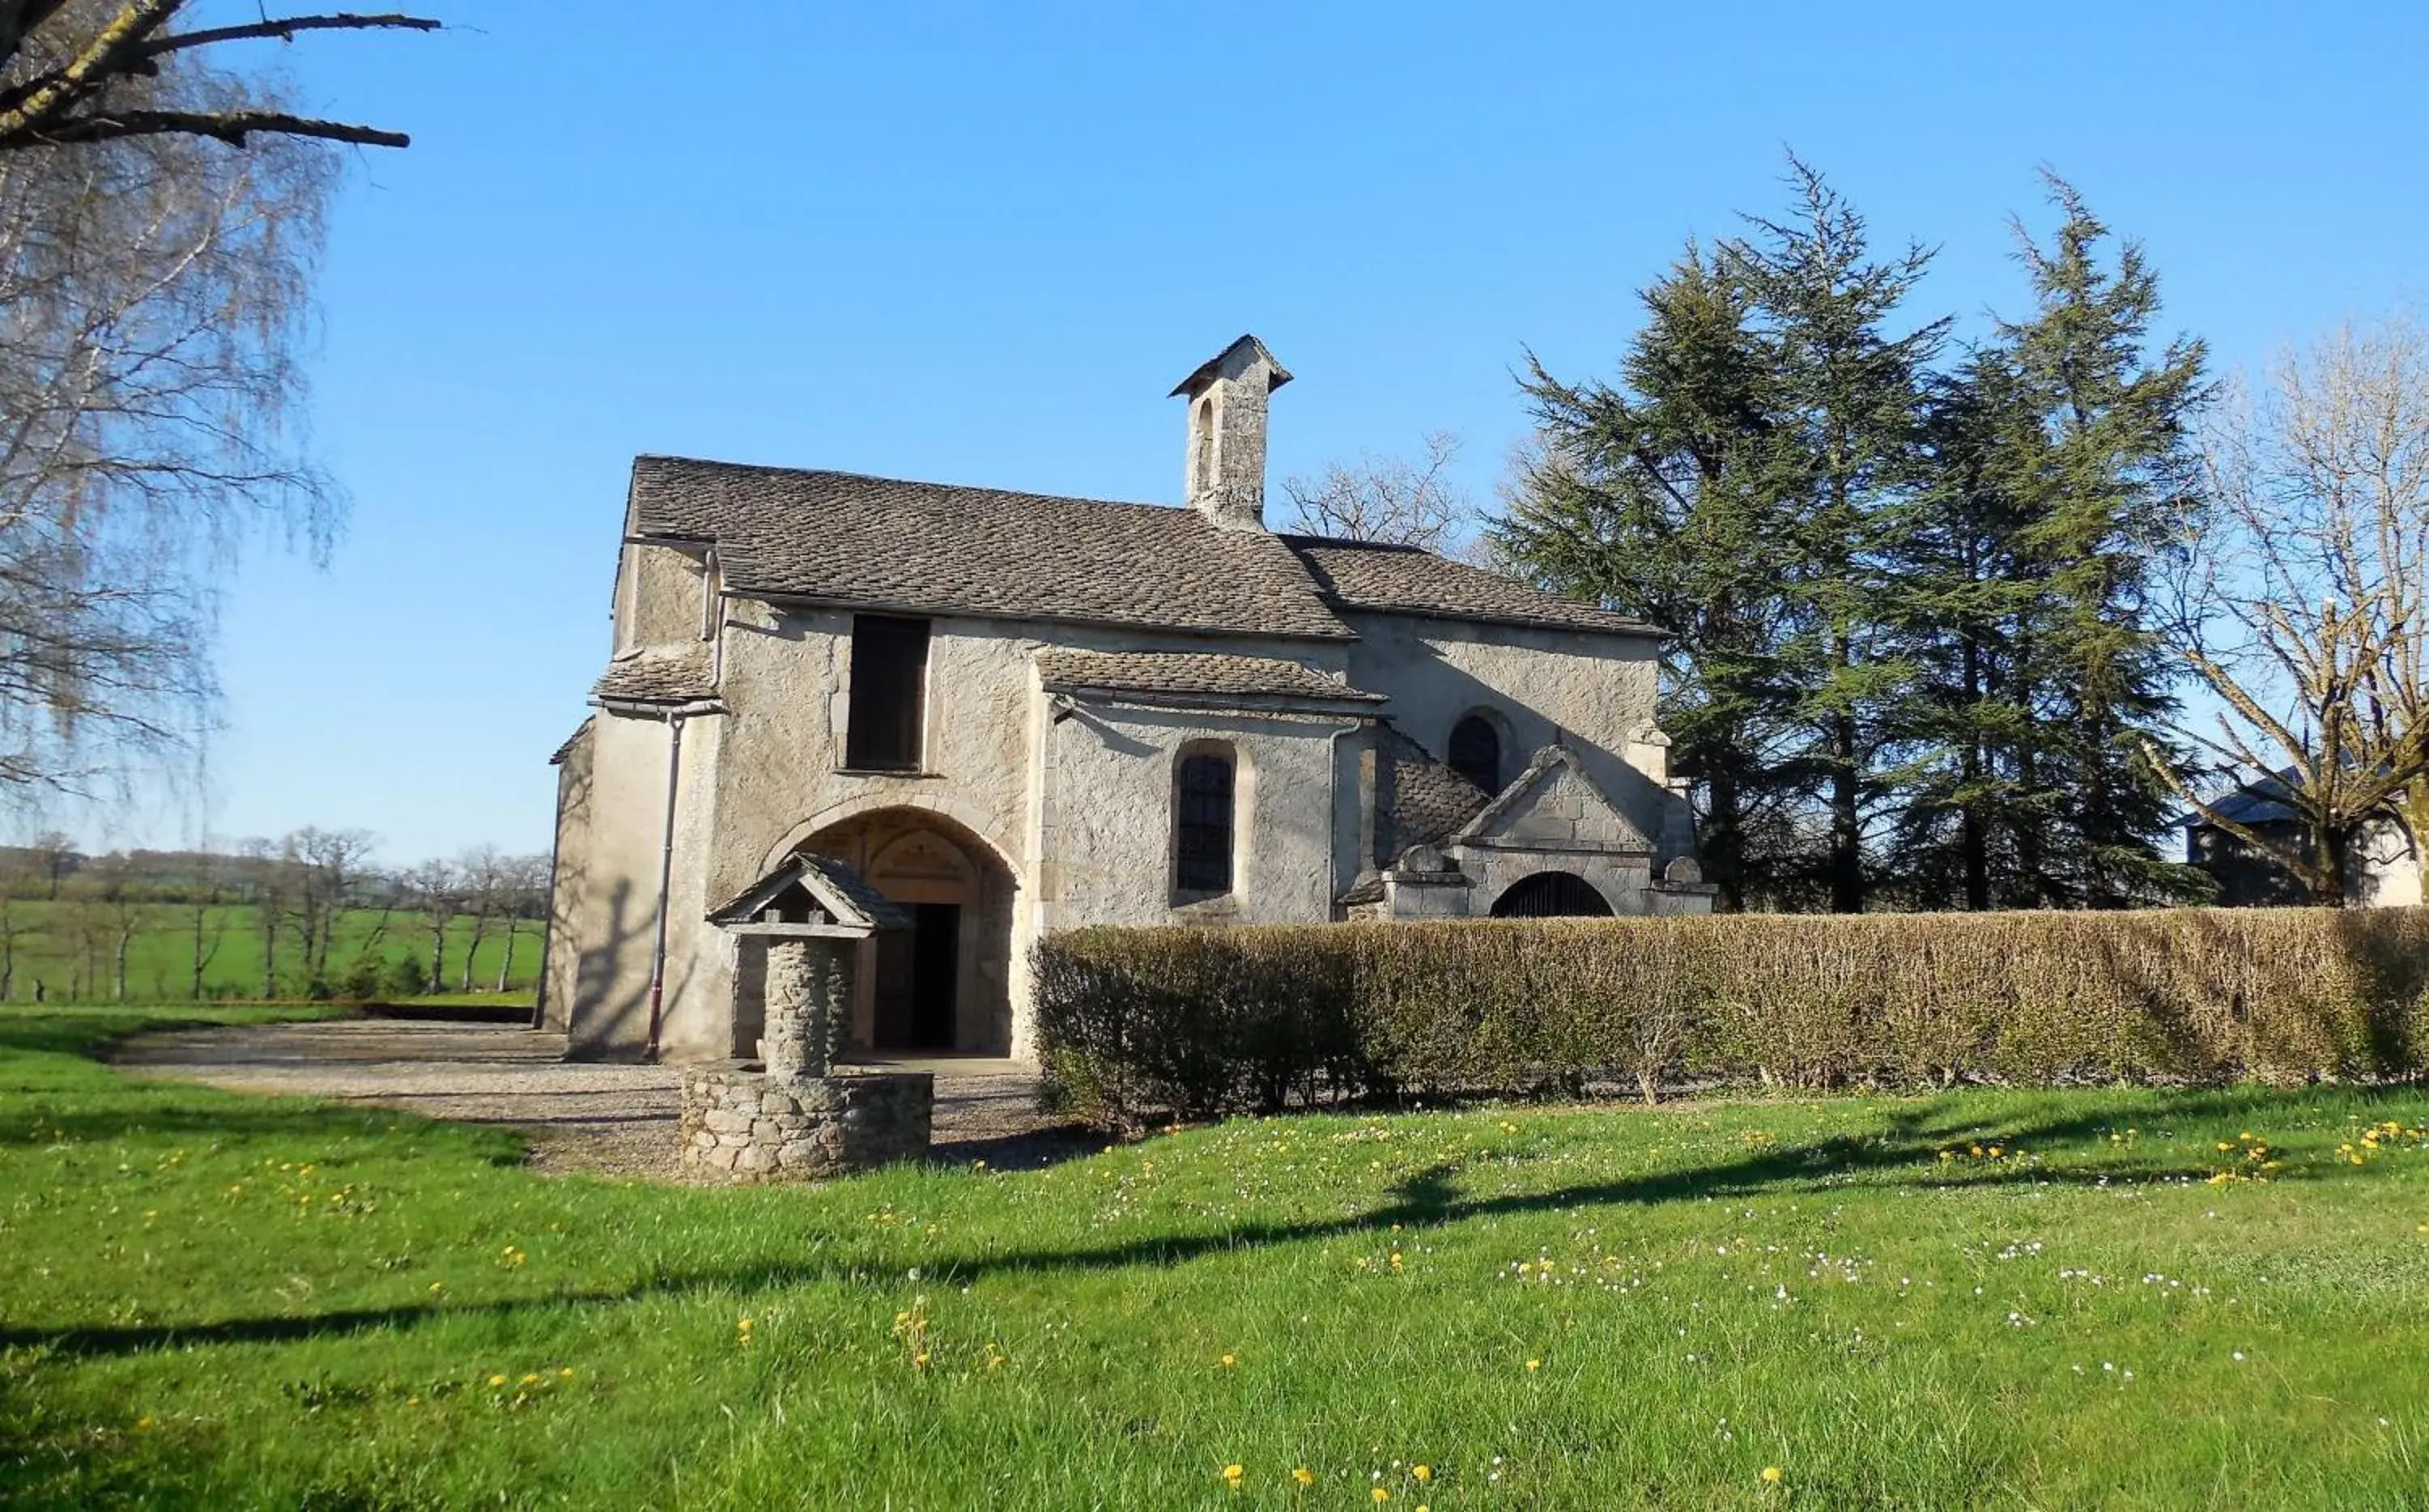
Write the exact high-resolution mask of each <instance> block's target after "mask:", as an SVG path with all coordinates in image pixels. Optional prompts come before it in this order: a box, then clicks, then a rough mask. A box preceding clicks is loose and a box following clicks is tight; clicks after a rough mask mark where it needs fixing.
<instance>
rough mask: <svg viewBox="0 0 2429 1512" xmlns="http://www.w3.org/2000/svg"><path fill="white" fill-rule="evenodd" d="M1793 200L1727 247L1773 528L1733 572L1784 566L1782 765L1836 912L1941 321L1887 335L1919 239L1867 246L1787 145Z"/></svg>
mask: <svg viewBox="0 0 2429 1512" xmlns="http://www.w3.org/2000/svg"><path fill="white" fill-rule="evenodd" d="M1789 167H1790V178H1789V182H1790V184H1791V186H1792V188H1793V189H1794V191H1795V193H1796V196H1797V200H1798V203H1797V205H1796V215H1795V217H1794V218H1793V219H1792V220H1789V221H1784V222H1774V221H1760V220H1759V221H1757V222H1755V231H1756V234H1755V235H1753V236H1750V237H1744V238H1736V239H1733V240H1731V241H1729V242H1728V243H1727V244H1726V245H1725V247H1724V254H1725V262H1726V265H1727V269H1728V271H1729V273H1730V276H1731V278H1732V280H1733V281H1734V282H1735V283H1736V284H1737V285H1738V286H1739V287H1740V288H1742V289H1743V293H1744V298H1745V299H1746V301H1747V303H1748V304H1749V306H1750V308H1751V309H1752V311H1753V312H1754V320H1753V322H1752V324H1753V329H1754V332H1755V335H1756V340H1757V348H1758V351H1759V352H1760V354H1761V357H1762V360H1763V365H1764V370H1765V375H1766V380H1767V382H1766V386H1765V392H1766V397H1767V399H1768V401H1769V403H1768V406H1767V413H1766V416H1765V421H1766V423H1765V426H1764V429H1763V435H1762V442H1761V448H1760V450H1761V453H1762V462H1761V468H1760V472H1761V478H1762V480H1763V484H1764V492H1765V493H1766V494H1767V496H1768V497H1770V498H1771V499H1772V500H1774V501H1776V503H1775V508H1776V512H1778V513H1779V514H1780V515H1781V516H1782V517H1783V519H1782V523H1783V526H1784V528H1783V530H1782V533H1781V534H1779V535H1778V536H1777V537H1776V540H1775V541H1774V542H1773V543H1772V547H1771V550H1769V551H1763V552H1760V553H1758V554H1757V556H1756V557H1754V558H1753V559H1752V560H1750V561H1748V562H1747V563H1746V564H1744V567H1745V569H1746V570H1751V571H1755V572H1763V571H1770V572H1776V573H1778V574H1780V575H1781V577H1782V578H1783V580H1784V586H1785V591H1786V595H1787V598H1788V600H1789V602H1790V605H1791V612H1790V614H1789V616H1787V617H1788V623H1789V629H1790V634H1789V636H1788V638H1787V640H1786V641H1785V643H1784V644H1783V645H1782V646H1781V648H1780V656H1781V660H1782V663H1783V666H1784V670H1785V673H1786V677H1785V681H1786V682H1787V683H1788V684H1789V685H1790V686H1791V687H1793V689H1794V698H1793V703H1792V705H1791V711H1790V712H1791V715H1792V717H1793V719H1794V720H1795V721H1796V722H1797V723H1798V724H1799V725H1800V726H1802V727H1803V731H1804V735H1803V738H1802V739H1801V740H1800V741H1799V742H1798V743H1797V747H1798V748H1797V749H1796V750H1795V751H1794V753H1793V755H1791V756H1790V758H1789V770H1790V772H1792V773H1801V774H1807V775H1809V779H1810V781H1811V782H1812V785H1813V788H1814V791H1815V793H1816V796H1817V798H1818V800H1819V804H1820V813H1819V814H1818V815H1817V818H1818V821H1819V823H1820V826H1821V828H1822V831H1823V834H1824V837H1825V839H1824V846H1823V853H1822V856H1821V871H1820V875H1819V877H1818V878H1817V879H1816V880H1817V882H1818V884H1819V888H1820V891H1821V893H1822V894H1823V896H1825V898H1826V904H1827V907H1828V908H1829V909H1830V911H1831V912H1838V913H1853V912H1860V911H1861V910H1862V909H1863V907H1864V903H1865V900H1866V897H1867V896H1868V894H1869V892H1870V890H1871V884H1872V880H1873V879H1872V875H1871V868H1870V867H1869V866H1868V865H1867V851H1868V846H1869V842H1870V837H1871V829H1872V824H1873V820H1874V818H1875V814H1876V812H1877V810H1878V807H1879V805H1880V802H1881V800H1882V799H1883V798H1884V797H1885V796H1887V795H1889V794H1890V793H1891V792H1892V790H1893V787H1894V785H1895V784H1894V780H1893V777H1892V764H1893V761H1894V756H1893V748H1894V746H1895V743H1896V734H1897V730H1896V725H1895V722H1894V719H1893V717H1892V712H1893V710H1894V709H1895V707H1896V706H1897V704H1898V703H1899V701H1900V700H1901V699H1902V698H1903V696H1904V693H1905V689H1906V685H1907V682H1908V680H1909V675H1910V669H1909V667H1908V666H1906V664H1905V661H1904V659H1903V657H1902V656H1901V655H1900V648H1899V645H1898V640H1897V637H1896V636H1895V635H1894V634H1893V633H1892V627H1893V626H1894V625H1895V623H1896V621H1897V619H1898V617H1899V616H1900V614H1901V612H1902V605H1901V601H1900V600H1901V584H1900V583H1899V582H1898V580H1897V574H1896V567H1897V558H1898V551H1897V547H1898V545H1899V543H1900V541H1901V540H1902V539H1903V537H1904V535H1905V534H1906V533H1907V532H1908V531H1909V530H1910V529H1911V528H1912V519H1913V517H1914V513H1915V509H1916V500H1917V498H1918V495H1919V492H1920V490H1921V488H1922V485H1923V481H1924V479H1923V472H1922V459H1923V451H1922V443H1923V436H1924V431H1923V419H1924V414H1925V403H1924V396H1923V386H1924V383H1925V378H1926V375H1927V374H1928V371H1929V368H1930V364H1931V362H1932V360H1933V359H1934V358H1935V356H1936V355H1937V354H1938V352H1939V349H1940V346H1941V343H1942V339H1943V337H1945V335H1946V333H1947V329H1948V325H1949V322H1948V321H1947V320H1944V319H1942V320H1932V321H1929V322H1926V323H1925V324H1924V325H1922V326H1919V327H1917V328H1916V329H1914V330H1912V331H1909V332H1908V333H1907V334H1906V335H1904V336H1892V335H1890V334H1889V329H1888V328H1889V326H1890V324H1891V322H1892V320H1896V319H1898V317H1899V316H1900V314H1901V312H1902V309H1903V306H1904V305H1905V304H1906V301H1907V296H1908V295H1909V293H1910V292H1911V291H1912V290H1913V288H1914V287H1915V285H1916V284H1917V283H1918V282H1919V281H1920V280H1921V279H1922V277H1923V274H1924V271H1925V269H1926V268H1927V267H1928V266H1929V265H1930V261H1931V254H1930V252H1929V251H1928V250H1926V249H1925V248H1924V247H1922V246H1920V245H1912V244H1910V245H1909V246H1908V247H1907V248H1906V249H1905V250H1904V251H1903V252H1902V253H1899V254H1897V255H1893V256H1892V257H1889V258H1887V259H1886V260H1875V258H1874V256H1873V254H1872V249H1871V245H1870V240H1869V238H1868V235H1867V232H1866V228H1865V224H1864V220H1863V217H1862V216H1861V215H1859V213H1858V212H1857V211H1856V209H1855V207H1854V206H1853V205H1849V204H1848V203H1847V202H1846V200H1845V199H1844V198H1843V197H1842V196H1841V195H1840V194H1839V193H1838V192H1837V191H1836V190H1834V189H1831V188H1830V187H1829V185H1828V184H1827V183H1826V182H1825V181H1824V180H1823V178H1822V176H1821V174H1820V173H1816V172H1815V171H1814V170H1813V169H1812V168H1811V167H1809V165H1807V164H1806V163H1804V162H1802V161H1799V160H1798V159H1796V158H1794V157H1791V158H1790V159H1789Z"/></svg>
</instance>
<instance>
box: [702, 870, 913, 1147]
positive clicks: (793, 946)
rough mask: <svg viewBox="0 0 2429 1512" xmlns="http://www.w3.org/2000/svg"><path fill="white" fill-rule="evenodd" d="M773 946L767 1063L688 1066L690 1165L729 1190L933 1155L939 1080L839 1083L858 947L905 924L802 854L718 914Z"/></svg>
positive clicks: (906, 1076) (867, 1077) (847, 879)
mask: <svg viewBox="0 0 2429 1512" xmlns="http://www.w3.org/2000/svg"><path fill="white" fill-rule="evenodd" d="M710 918H711V919H712V920H713V921H714V922H716V923H718V924H719V925H721V926H723V927H724V928H726V929H731V930H734V931H735V932H736V933H747V934H755V935H759V936H761V937H763V938H765V939H766V941H767V945H768V970H767V980H766V989H765V991H766V1004H767V1017H766V1024H767V1031H766V1033H765V1035H764V1036H763V1037H762V1038H761V1040H760V1042H759V1053H760V1055H761V1057H762V1059H761V1060H758V1061H748V1060H728V1061H723V1062H719V1063H715V1064H710V1065H699V1066H689V1067H686V1068H685V1071H684V1076H683V1122H682V1139H683V1164H684V1166H685V1167H686V1169H688V1170H692V1171H699V1172H704V1173H713V1174H714V1175H718V1176H719V1177H722V1178H723V1179H726V1180H729V1181H786V1180H791V1181H805V1180H814V1179H816V1178H818V1177H819V1176H831V1175H842V1174H843V1173H845V1172H848V1171H862V1170H867V1168H868V1167H870V1166H874V1165H883V1164H884V1163H885V1162H887V1161H889V1160H902V1159H917V1158H918V1157H919V1156H922V1155H925V1154H926V1153H927V1151H928V1139H929V1134H930V1130H931V1127H932V1126H933V1124H934V1116H935V1104H936V1079H935V1077H934V1076H930V1075H928V1074H927V1073H925V1072H860V1073H844V1074H840V1075H839V1074H837V1073H836V1071H835V1069H834V1059H835V1056H836V1054H837V1052H838V1051H839V1050H840V1049H841V1047H842V1044H843V1027H844V1024H845V1023H846V1015H847V1014H848V1013H849V1012H850V1011H851V987H852V982H851V963H852V956H853V949H854V946H855V945H857V944H858V942H859V941H860V940H863V939H866V938H867V936H868V935H869V934H870V933H872V932H873V931H874V930H875V929H881V928H894V927H899V926H900V924H901V917H900V914H899V912H897V911H895V910H893V909H892V908H891V907H890V905H888V904H887V903H886V902H885V901H884V899H883V898H881V897H878V896H875V895H874V894H873V892H871V891H870V890H868V889H867V888H866V886H865V884H863V883H861V882H860V879H858V877H857V876H855V875H854V874H852V873H851V872H850V871H849V869H848V868H845V867H842V866H841V865H840V864H839V863H834V862H831V861H828V860H827V859H826V858H823V857H816V856H796V857H794V858H793V859H792V860H791V861H789V862H787V863H785V865H784V866H781V867H779V868H778V869H777V870H776V871H775V872H774V873H772V874H771V875H770V876H768V878H767V879H764V880H763V881H762V882H760V883H758V884H756V885H754V887H753V888H752V890H751V891H749V892H746V893H745V894H743V895H742V896H740V897H737V898H736V899H735V901H734V902H733V903H731V904H729V905H727V906H726V907H725V908H724V909H720V910H719V911H718V912H716V913H713V914H711V915H710Z"/></svg>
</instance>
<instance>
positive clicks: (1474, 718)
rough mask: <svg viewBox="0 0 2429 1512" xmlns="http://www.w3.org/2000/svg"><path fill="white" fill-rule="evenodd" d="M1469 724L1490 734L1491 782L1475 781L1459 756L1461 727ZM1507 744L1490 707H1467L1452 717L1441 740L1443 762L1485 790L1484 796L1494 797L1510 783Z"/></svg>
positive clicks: (1506, 739) (1500, 726) (1505, 737)
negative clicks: (1462, 712)
mask: <svg viewBox="0 0 2429 1512" xmlns="http://www.w3.org/2000/svg"><path fill="white" fill-rule="evenodd" d="M1470 725H1474V726H1476V727H1477V728H1479V729H1480V730H1482V731H1484V732H1485V733H1486V734H1488V735H1490V736H1492V737H1493V781H1490V782H1476V777H1475V775H1474V774H1473V773H1471V772H1469V771H1468V770H1467V767H1466V765H1465V764H1462V762H1461V760H1460V756H1461V752H1460V735H1461V731H1464V730H1466V729H1467V728H1468V727H1469V726H1470ZM1509 748H1510V741H1509V739H1508V732H1507V731H1505V730H1504V729H1503V728H1502V723H1501V721H1500V720H1499V719H1497V718H1495V716H1494V715H1493V714H1492V712H1491V711H1490V710H1486V709H1470V710H1468V711H1467V712H1466V713H1465V714H1463V715H1460V716H1459V717H1458V718H1457V719H1455V720H1453V721H1451V727H1450V733H1449V734H1448V735H1447V736H1446V737H1445V738H1444V740H1443V764H1444V765H1446V766H1447V767H1449V768H1450V769H1451V770H1452V771H1454V772H1457V773H1458V774H1459V775H1460V776H1462V777H1464V778H1466V779H1467V780H1468V781H1471V782H1476V785H1477V786H1479V787H1480V788H1482V789H1483V790H1484V794H1485V797H1497V796H1499V794H1500V792H1501V790H1502V789H1503V788H1504V787H1506V786H1508V785H1509V783H1510V772H1509V764H1510V750H1509Z"/></svg>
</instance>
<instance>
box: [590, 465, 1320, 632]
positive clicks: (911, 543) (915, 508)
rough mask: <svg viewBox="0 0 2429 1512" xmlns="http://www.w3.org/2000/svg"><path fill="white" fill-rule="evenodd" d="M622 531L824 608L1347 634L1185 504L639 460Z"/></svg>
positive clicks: (1257, 547) (1257, 546)
mask: <svg viewBox="0 0 2429 1512" xmlns="http://www.w3.org/2000/svg"><path fill="white" fill-rule="evenodd" d="M633 506H634V520H635V526H636V529H637V530H638V531H639V532H640V533H641V534H644V535H660V536H668V537H672V538H676V539H682V540H703V541H704V540H713V541H715V542H716V543H717V547H718V561H719V570H720V572H721V573H722V574H723V577H724V581H725V585H726V587H727V588H728V589H729V590H732V591H735V592H739V593H745V594H754V595H767V596H769V597H776V598H799V599H806V600H817V601H823V602H829V603H846V604H868V605H872V606H877V607H884V608H897V609H906V610H913V611H926V612H929V613H934V614H956V613H958V614H968V615H980V616H1000V617H1006V618H1024V619H1027V618H1035V619H1060V620H1078V621H1083V622H1088V623H1097V624H1118V625H1139V626H1148V627H1152V628H1157V629H1165V630H1181V631H1194V632H1201V633H1228V634H1258V635H1278V636H1298V637H1312V638H1322V639H1347V638H1349V637H1350V635H1351V632H1350V631H1349V629H1348V627H1347V626H1346V625H1344V624H1342V623H1341V621H1340V620H1339V619H1338V618H1336V617H1335V616H1333V614H1332V612H1331V611H1330V610H1329V609H1328V608H1326V607H1325V604H1324V601H1323V600H1322V599H1321V598H1320V597H1319V596H1318V595H1317V593H1316V591H1315V586H1314V583H1310V582H1309V581H1308V575H1307V571H1306V569H1305V568H1304V567H1301V566H1300V565H1299V562H1298V559H1297V557H1296V556H1294V555H1293V554H1292V553H1291V551H1290V549H1289V548H1288V547H1286V546H1284V545H1283V544H1282V543H1281V540H1280V539H1279V538H1278V537H1275V536H1272V535H1267V534H1262V533H1260V532H1254V531H1227V530H1222V529H1219V528H1217V527H1216V526H1215V523H1214V522H1213V521H1212V520H1209V519H1207V518H1205V517H1204V516H1202V515H1199V514H1198V513H1197V512H1196V511H1194V510H1188V509H1174V508H1167V507H1165V506H1163V505H1158V504H1123V503H1111V502H1106V501H1099V500H1092V499H1063V498H1055V497H1051V496H1048V495H1043V494H1022V493H1009V492H1005V491H1003V490H1001V489H995V488H969V487H962V486H958V485H950V484H935V483H910V482H905V481H901V480H898V479H891V478H869V477H863V476H860V475H858V474H855V473H848V472H812V471H801V470H797V469H792V468H759V467H744V466H739V465H736V464H733V463H724V462H699V461H692V460H689V459H686V458H681V457H659V456H644V457H640V458H637V459H636V460H635V462H634V464H633Z"/></svg>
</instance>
